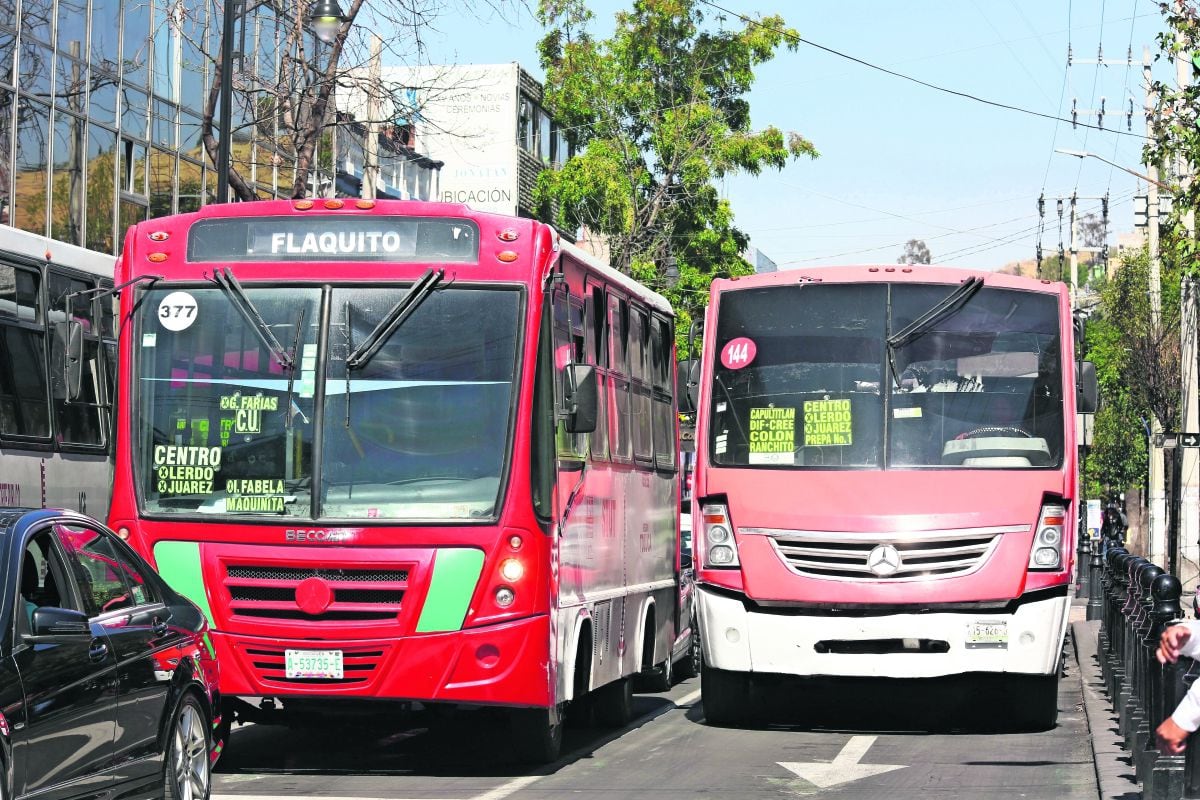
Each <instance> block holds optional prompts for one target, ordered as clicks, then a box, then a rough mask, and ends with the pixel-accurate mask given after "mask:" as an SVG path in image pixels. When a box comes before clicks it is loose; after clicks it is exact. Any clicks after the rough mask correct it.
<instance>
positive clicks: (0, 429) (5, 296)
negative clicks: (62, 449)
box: [0, 264, 50, 439]
mask: <svg viewBox="0 0 1200 800" xmlns="http://www.w3.org/2000/svg"><path fill="white" fill-rule="evenodd" d="M40 284H41V276H40V275H39V274H38V272H36V271H34V270H30V269H20V268H18V267H14V266H10V265H8V264H0V362H3V364H4V369H3V370H0V435H3V436H20V437H25V438H37V439H48V438H49V437H50V402H49V394H50V390H49V382H48V380H47V378H48V376H47V374H46V349H45V348H46V341H45V340H46V328H45V324H46V321H45V315H44V314H43V309H42V304H41V291H40V289H41V285H40Z"/></svg>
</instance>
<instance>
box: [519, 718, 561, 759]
mask: <svg viewBox="0 0 1200 800" xmlns="http://www.w3.org/2000/svg"><path fill="white" fill-rule="evenodd" d="M509 725H510V727H511V729H512V735H513V740H512V744H513V751H514V752H515V753H516V756H517V760H518V761H521V762H524V763H526V764H548V763H550V762H551V761H557V760H558V756H559V754H560V753H561V752H562V741H563V724H562V709H561V708H514V709H513V710H512V711H511V712H510V716H509Z"/></svg>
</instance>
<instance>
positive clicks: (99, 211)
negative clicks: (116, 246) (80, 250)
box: [84, 125, 117, 253]
mask: <svg viewBox="0 0 1200 800" xmlns="http://www.w3.org/2000/svg"><path fill="white" fill-rule="evenodd" d="M116 166H117V137H116V134H114V133H113V132H112V131H110V130H106V129H104V128H101V127H100V126H98V125H90V126H88V149H87V234H86V237H85V242H84V244H85V246H86V247H87V248H88V249H90V250H98V251H99V252H101V253H111V252H113V193H114V192H115V191H116Z"/></svg>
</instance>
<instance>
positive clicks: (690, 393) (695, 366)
mask: <svg viewBox="0 0 1200 800" xmlns="http://www.w3.org/2000/svg"><path fill="white" fill-rule="evenodd" d="M686 396H687V401H688V403H689V404H690V405H691V407H692V408H693V409H696V408H698V407H699V406H700V360H699V359H693V360H692V362H691V366H689V367H688V376H687V394H686Z"/></svg>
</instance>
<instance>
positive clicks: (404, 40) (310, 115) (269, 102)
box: [167, 0, 526, 200]
mask: <svg viewBox="0 0 1200 800" xmlns="http://www.w3.org/2000/svg"><path fill="white" fill-rule="evenodd" d="M238 2H239V3H241V4H243V5H242V9H241V11H240V13H239V19H238V20H237V27H238V32H237V33H235V36H236V37H237V38H236V39H235V46H234V50H235V58H234V59H233V66H232V68H233V84H234V93H233V94H234V113H233V119H232V121H231V122H230V129H231V132H232V137H233V141H232V144H233V145H234V146H233V148H232V149H231V154H232V155H231V158H230V162H231V163H230V165H229V185H230V187H232V189H233V191H234V193H235V194H236V196H237V198H238V199H239V200H253V199H256V198H257V194H256V192H255V189H254V186H253V180H252V177H251V175H250V174H247V170H279V174H280V176H281V177H280V187H281V190H282V189H283V188H284V185H285V181H284V178H283V177H282V176H283V175H284V174H285V173H286V174H287V181H290V183H291V196H292V197H304V196H305V195H306V194H307V193H308V191H309V188H310V179H311V176H312V174H313V173H314V171H315V170H317V169H326V170H331V169H332V167H333V164H332V160H333V154H332V149H331V147H330V139H329V132H330V130H331V128H333V127H334V126H336V125H339V124H346V123H351V122H353V120H350V119H348V118H345V117H343V116H341V115H338V114H337V113H336V111H335V109H334V106H333V102H334V101H333V98H334V95H335V92H336V91H338V90H339V89H343V90H344V89H349V88H354V87H358V88H360V89H361V88H362V86H363V84H364V82H365V79H366V74H367V64H368V63H369V59H370V39H371V38H372V36H373V35H374V34H376V33H378V34H379V35H380V36H381V37H382V38H383V41H384V53H383V58H384V59H385V60H386V61H388V62H389V63H407V64H419V63H422V62H423V61H425V60H427V58H428V52H427V49H426V46H425V42H424V39H423V35H424V33H425V32H426V31H429V30H433V29H435V26H436V24H437V20H438V19H439V18H440V17H441V16H443V15H449V14H452V13H473V14H476V15H478V14H479V13H480V11H479V9H478V5H479V4H476V3H470V2H469V1H468V0H461V4H462V5H463V6H464V8H463V9H461V11H460V9H458V8H456V7H455V6H457V5H458V4H459V3H460V0H377V1H376V2H372V3H371V4H369V5H368V4H366V3H364V0H344V2H345V3H346V4H345V5H343V6H342V12H343V15H344V21H343V23H342V25H341V26H340V28H339V29H338V32H337V35H336V36H335V37H334V38H333V39H332V41H330V42H328V43H325V42H321V41H319V40H318V39H317V38H316V36H315V35H314V34H313V32H312V30H311V29H310V27H309V25H308V19H309V16H310V15H311V13H312V10H313V7H314V6H315V0H238ZM484 5H485V6H486V8H487V9H490V11H491V12H492V13H493V14H495V15H498V16H499V17H501V18H502V19H509V18H515V15H516V14H517V13H518V12H521V11H523V10H525V8H526V7H525V1H524V0H487V2H485V3H484ZM223 7H224V0H208V2H207V4H197V5H196V6H193V5H191V4H188V3H184V2H182V0H179V2H177V4H176V6H175V13H174V14H172V15H169V18H168V22H167V24H169V25H171V26H173V27H174V28H176V30H177V31H178V32H179V33H180V34H181V35H182V36H183V37H184V38H185V39H186V40H187V41H188V42H190V43H191V44H193V46H194V49H195V50H196V51H198V52H200V53H202V54H203V57H204V58H205V59H207V60H208V62H209V63H211V65H212V70H211V73H212V82H211V86H210V87H209V91H208V95H207V97H206V98H205V101H204V108H203V121H202V128H201V136H202V141H203V144H204V149H205V152H206V153H207V154H208V157H209V159H210V160H211V161H212V163H213V164H216V163H217V149H218V140H217V134H216V128H215V126H216V124H217V123H216V118H217V108H218V102H219V100H220V87H221V72H222V70H223V69H225V65H224V64H223V63H221V55H220V54H221V37H220V36H219V35H216V36H211V35H209V31H216V30H219V29H220V26H219V21H220V19H221V15H222V13H223ZM243 44H244V47H243ZM206 45H208V46H207V47H206ZM243 49H244V50H245V51H246V52H241V50H243ZM384 107H385V108H390V109H391V115H392V116H391V119H388V120H381V121H380V122H382V125H381V129H382V130H383V132H384V133H383V135H384V136H387V137H389V138H399V137H401V134H400V133H399V132H398V131H395V130H393V129H394V128H399V127H400V126H402V125H403V124H404V123H405V121H406V119H407V117H408V116H409V111H410V110H411V109H410V108H409V105H408V104H407V103H405V102H404V100H403V99H402V98H395V97H393V98H392V102H390V103H388V104H385V106H384Z"/></svg>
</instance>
